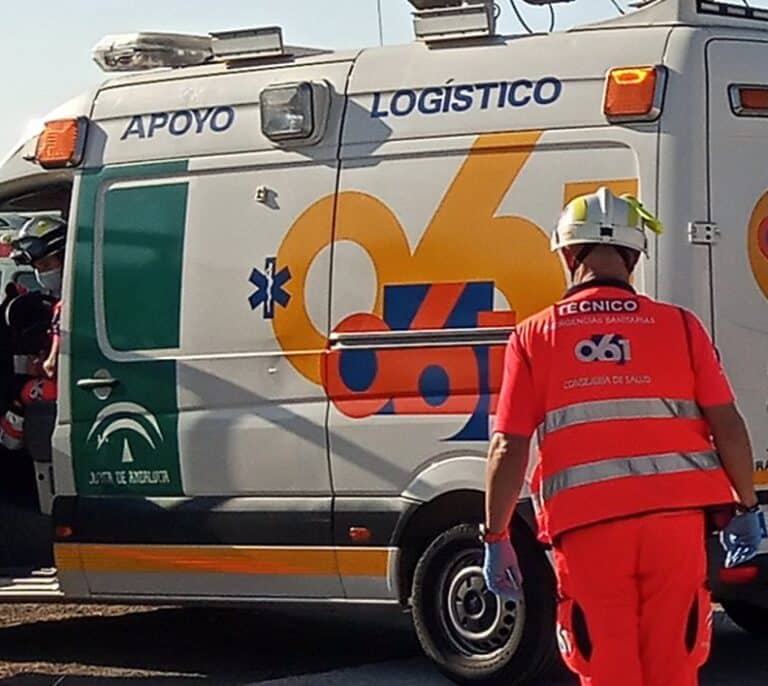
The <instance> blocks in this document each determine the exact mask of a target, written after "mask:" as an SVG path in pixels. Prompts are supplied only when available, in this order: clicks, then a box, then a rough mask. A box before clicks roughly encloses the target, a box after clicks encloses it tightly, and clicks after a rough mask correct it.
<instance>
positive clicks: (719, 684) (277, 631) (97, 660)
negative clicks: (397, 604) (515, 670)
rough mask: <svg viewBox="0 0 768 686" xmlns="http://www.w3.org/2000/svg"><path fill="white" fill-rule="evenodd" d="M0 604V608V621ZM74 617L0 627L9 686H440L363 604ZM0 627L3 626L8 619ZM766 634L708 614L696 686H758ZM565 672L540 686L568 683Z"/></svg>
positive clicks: (389, 622) (86, 612) (401, 622)
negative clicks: (708, 644)
mask: <svg viewBox="0 0 768 686" xmlns="http://www.w3.org/2000/svg"><path fill="white" fill-rule="evenodd" d="M4 612H5V610H4V609H3V608H0V618H2V617H3V614H4ZM103 613H105V614H102V613H100V611H98V610H96V611H94V610H91V609H85V608H78V609H77V610H76V611H74V616H68V612H66V611H65V612H57V611H54V612H52V613H48V614H45V615H43V614H40V613H38V612H37V611H31V612H29V613H21V614H19V615H18V616H15V615H14V616H13V617H12V620H11V621H8V620H7V619H6V620H5V621H4V622H3V624H5V626H0V683H2V684H7V685H9V686H62V685H63V686H96V685H97V684H98V685H99V686H102V685H105V686H111V685H113V684H114V685H116V684H120V685H121V686H128V685H129V684H145V685H147V686H149V685H150V684H158V686H176V685H177V684H178V685H185V686H186V685H189V684H199V683H201V682H204V683H211V684H222V685H224V684H226V685H230V684H231V685H233V686H234V685H245V684H269V685H270V686H331V685H333V686H347V685H349V686H353V685H354V686H384V685H387V686H389V685H390V684H393V683H396V684H398V685H400V686H439V685H443V686H446V685H447V684H449V682H448V681H446V680H445V679H443V678H441V677H440V676H439V675H437V674H436V673H435V671H434V670H433V669H432V667H431V665H430V664H429V663H428V662H427V661H426V660H425V659H424V658H422V657H421V656H420V651H419V647H418V645H417V643H416V639H415V637H414V635H413V632H412V631H411V629H410V625H409V623H408V620H407V618H406V617H404V616H400V615H394V616H393V615H392V614H391V613H390V612H389V611H382V610H380V609H379V610H375V611H372V610H370V609H365V610H362V609H339V608H336V609H328V608H322V609H321V608H317V609H314V610H311V611H307V610H297V609H285V608H282V609H275V608H268V609H261V610H233V609H203V608H187V609H180V608H159V609H143V608H142V609H139V610H135V609H134V610H131V611H130V612H128V613H123V612H122V611H119V610H115V609H111V610H104V611H103ZM9 624H10V625H9ZM766 683H768V640H758V639H754V638H751V637H749V636H748V635H746V634H744V633H743V632H742V631H740V630H739V629H738V628H736V627H735V626H734V625H732V624H731V623H730V622H729V621H728V620H727V619H726V618H725V617H724V616H722V615H720V616H718V617H717V618H716V639H715V647H714V652H713V656H712V660H711V661H710V663H709V665H707V667H706V669H705V671H704V673H703V678H702V686H758V685H760V686H764V685H765V684H766ZM573 684H575V681H574V680H573V679H572V678H570V676H569V675H567V674H566V673H562V674H560V675H559V676H557V675H556V676H554V677H553V678H551V679H548V680H547V686H572V685H573Z"/></svg>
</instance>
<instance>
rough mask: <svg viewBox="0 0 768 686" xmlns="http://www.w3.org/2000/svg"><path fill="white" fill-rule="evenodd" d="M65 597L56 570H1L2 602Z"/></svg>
mask: <svg viewBox="0 0 768 686" xmlns="http://www.w3.org/2000/svg"><path fill="white" fill-rule="evenodd" d="M63 597H64V594H63V593H62V592H61V589H60V588H59V577H58V575H57V574H56V570H55V569H52V568H43V569H33V570H30V569H25V570H0V602H2V601H6V600H52V599H56V598H63Z"/></svg>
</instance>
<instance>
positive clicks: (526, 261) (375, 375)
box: [273, 131, 637, 440]
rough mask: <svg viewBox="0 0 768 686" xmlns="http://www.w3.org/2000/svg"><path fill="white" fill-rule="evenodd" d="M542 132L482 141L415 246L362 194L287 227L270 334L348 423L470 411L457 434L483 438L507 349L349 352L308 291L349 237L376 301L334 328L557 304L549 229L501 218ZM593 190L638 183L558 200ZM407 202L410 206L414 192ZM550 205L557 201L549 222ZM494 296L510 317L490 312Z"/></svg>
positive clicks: (445, 320) (416, 322) (443, 323)
mask: <svg viewBox="0 0 768 686" xmlns="http://www.w3.org/2000/svg"><path fill="white" fill-rule="evenodd" d="M541 135H542V134H541V132H538V131H531V132H516V133H503V134H488V135H482V136H480V137H479V138H478V139H477V140H476V142H475V144H474V145H473V147H472V149H471V151H470V153H469V155H468V156H467V158H466V159H465V160H464V162H463V164H462V166H461V168H460V170H459V172H458V174H457V175H456V177H455V179H454V180H453V182H452V183H451V185H450V187H449V188H448V190H447V192H446V194H445V196H444V198H443V200H442V201H441V203H440V205H439V206H438V208H437V210H436V212H435V214H434V215H433V217H432V219H431V221H430V222H429V225H428V226H427V228H426V230H425V231H424V233H423V234H422V236H421V238H420V240H419V241H418V242H417V244H416V245H415V246H414V247H412V246H411V245H410V244H409V241H408V237H407V235H406V232H405V231H404V230H403V227H402V225H401V223H400V220H399V219H398V217H397V216H396V215H395V214H394V212H393V211H392V210H391V209H390V208H389V207H387V205H385V204H384V203H383V202H382V201H381V200H379V199H378V198H375V197H373V196H372V195H369V194H367V193H364V192H360V191H343V192H341V193H339V195H338V196H328V197H325V198H323V199H321V200H319V201H318V202H316V203H315V204H313V205H312V206H311V207H309V208H308V209H307V210H306V211H305V212H304V213H303V214H302V215H301V216H300V217H299V218H298V219H297V221H296V222H295V224H294V225H293V226H292V227H291V229H290V230H289V232H288V233H287V234H286V237H285V239H284V241H283V243H282V245H281V246H280V249H279V251H278V254H277V263H279V264H281V265H288V266H289V267H290V273H291V282H292V283H291V296H292V298H291V306H290V307H286V308H278V309H277V310H276V312H275V316H274V319H273V326H274V331H275V336H276V338H277V340H278V341H279V343H280V345H281V347H282V349H283V350H284V351H285V352H286V353H287V354H288V359H289V360H290V362H291V364H292V365H293V366H294V367H295V368H296V370H297V371H299V372H300V373H301V374H302V375H303V376H304V377H306V378H307V379H308V380H310V381H312V382H313V383H316V384H318V385H322V386H324V387H325V389H326V392H327V394H328V396H329V398H330V399H331V401H332V402H333V403H334V405H335V407H336V408H337V409H338V410H339V411H340V412H341V413H343V414H344V415H346V416H348V417H353V418H362V417H367V416H370V415H373V414H425V413H443V414H457V415H465V414H466V415H470V421H469V422H468V425H467V427H469V425H470V424H471V425H472V430H471V431H464V432H463V433H461V437H463V438H470V439H472V440H479V439H483V438H486V437H487V415H488V414H489V413H490V414H492V413H493V410H494V399H495V395H496V393H497V392H498V388H499V385H500V380H501V372H502V364H501V363H502V358H503V346H490V347H489V346H485V347H484V348H480V347H475V346H472V345H467V346H455V345H454V346H446V347H431V348H424V349H407V350H378V351H364V352H358V353H354V354H352V353H349V354H347V355H346V357H345V356H344V354H343V353H339V352H337V351H332V350H330V349H329V342H328V337H327V335H326V333H324V332H322V331H319V330H318V329H317V328H316V326H315V325H314V324H313V322H312V320H311V318H310V315H309V312H308V309H307V306H306V301H305V298H304V289H305V287H306V281H307V276H308V273H309V270H310V267H311V265H312V263H313V261H314V260H315V258H316V257H317V256H318V255H319V254H320V252H321V251H322V250H323V249H325V248H326V247H327V246H328V245H329V244H330V243H331V242H334V241H336V242H338V241H351V242H354V243H355V244H357V245H358V246H360V247H361V248H362V249H363V250H364V251H365V252H366V253H367V255H368V257H369V258H370V261H371V264H372V265H373V269H374V273H375V277H376V293H375V300H374V305H373V308H372V311H371V312H361V313H353V314H352V315H351V316H349V317H347V318H345V319H344V320H343V321H341V322H339V323H337V324H336V326H335V328H334V331H337V332H350V331H358V332H359V331H366V332H386V331H391V330H397V329H400V330H404V329H408V330H413V329H430V330H434V329H455V328H482V327H484V326H506V325H509V324H512V323H514V318H515V317H517V319H521V318H524V317H526V316H528V315H530V314H533V313H534V312H537V311H538V310H540V309H542V308H544V307H546V306H547V305H549V304H551V303H553V302H554V301H556V300H557V299H558V298H559V297H560V296H561V295H562V293H563V291H564V289H565V286H566V280H565V275H564V272H563V267H562V264H561V262H560V258H559V257H558V256H557V255H554V254H552V253H551V252H550V249H549V237H548V232H545V231H543V230H542V229H541V228H540V227H539V226H537V225H536V224H535V223H533V222H532V221H530V220H529V219H526V218H524V217H521V216H498V215H497V212H498V209H499V207H500V206H501V204H502V202H503V200H504V198H505V197H506V195H507V193H508V192H509V189H510V188H511V187H512V185H513V184H514V183H515V180H516V179H517V178H518V176H519V175H520V173H521V172H522V170H523V168H524V167H525V165H526V163H527V161H528V160H529V159H530V157H531V155H532V154H533V152H534V150H535V148H536V145H537V144H538V142H539V140H540V138H541ZM543 181H544V179H543ZM600 185H607V186H609V187H611V188H612V189H613V190H614V192H621V193H626V192H630V193H634V192H636V189H637V182H636V180H634V179H625V180H613V181H610V180H600V181H589V182H578V183H573V184H567V185H566V187H565V189H564V193H563V196H564V197H563V201H564V202H568V201H569V200H570V199H572V198H573V197H574V196H576V195H579V194H581V193H587V192H591V191H593V190H595V189H596V188H598V187H599V186H600ZM542 186H546V184H544V183H543V184H542ZM553 190H554V189H553ZM548 192H551V191H547V190H545V188H542V193H548ZM542 199H543V200H544V199H545V198H542ZM546 200H548V202H552V200H551V199H548V198H546ZM409 202H418V189H414V192H413V196H412V197H411V198H409ZM557 209H558V208H557V206H556V205H553V210H554V211H553V217H552V220H553V221H554V220H555V218H556V217H555V216H554V215H555V214H556V211H557ZM334 215H335V219H334ZM329 226H333V227H334V230H333V233H332V235H331V232H329V230H328V227H329ZM347 287H350V285H348V284H347V285H343V286H342V289H343V288H347ZM352 287H353V286H352ZM494 291H498V292H499V293H501V294H502V295H503V296H504V298H505V299H506V301H507V302H508V303H509V305H510V310H506V311H502V312H498V311H494V304H493V300H494V298H493V293H494ZM318 351H325V352H318ZM384 377H387V378H384ZM483 426H484V427H485V428H484V429H483V430H482V431H480V430H479V428H480V427H483Z"/></svg>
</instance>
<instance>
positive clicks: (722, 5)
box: [696, 0, 768, 21]
mask: <svg viewBox="0 0 768 686" xmlns="http://www.w3.org/2000/svg"><path fill="white" fill-rule="evenodd" d="M696 10H697V11H698V12H699V14H711V15H716V16H719V17H733V18H736V19H754V20H757V21H768V10H766V9H763V8H760V7H752V6H750V5H749V4H747V3H742V4H740V5H734V4H731V3H728V2H717V0H696Z"/></svg>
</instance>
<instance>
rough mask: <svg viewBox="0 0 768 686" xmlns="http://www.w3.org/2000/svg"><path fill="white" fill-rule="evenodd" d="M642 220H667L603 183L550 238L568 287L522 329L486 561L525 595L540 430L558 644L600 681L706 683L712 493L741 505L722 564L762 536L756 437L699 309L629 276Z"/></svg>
mask: <svg viewBox="0 0 768 686" xmlns="http://www.w3.org/2000/svg"><path fill="white" fill-rule="evenodd" d="M645 229H650V230H652V231H655V232H658V233H660V232H661V230H662V227H661V224H660V223H659V222H658V220H656V219H655V218H654V217H653V216H652V215H650V214H649V213H648V212H647V211H646V210H645V208H643V206H642V205H641V204H640V203H639V202H638V201H637V200H635V199H634V198H629V197H617V196H615V195H613V194H612V193H611V192H610V191H609V190H608V189H606V188H601V189H599V190H598V191H597V193H594V194H591V195H585V196H581V197H579V198H576V199H575V200H573V201H572V202H571V203H570V204H569V205H568V206H567V208H566V209H565V211H564V213H563V214H562V216H561V218H560V221H559V223H558V225H557V228H556V229H555V231H554V233H553V236H552V249H553V250H555V251H560V252H561V255H562V258H563V260H564V262H565V264H566V265H567V267H568V269H569V270H570V273H571V281H572V283H573V286H572V288H571V289H570V290H569V291H568V292H567V293H566V294H565V296H564V298H563V299H562V300H561V301H560V302H558V303H556V304H555V305H553V306H552V307H549V308H547V309H546V310H544V311H542V312H540V313H538V314H536V315H534V316H532V317H530V318H529V319H527V320H525V321H523V322H522V323H521V324H520V325H519V326H518V327H517V329H516V332H515V333H514V334H513V335H512V336H511V338H510V340H509V343H508V346H507V351H506V357H505V364H504V378H503V382H502V388H501V391H500V397H499V404H498V411H497V415H496V425H495V433H494V434H493V437H492V440H491V446H490V450H489V456H488V468H487V495H486V523H485V533H484V542H485V551H486V552H485V565H484V575H485V578H486V582H487V584H488V586H489V588H490V589H491V590H493V591H494V592H496V593H498V594H499V595H501V596H503V597H508V598H513V599H517V600H519V599H521V598H522V595H523V590H524V579H523V575H522V572H521V570H520V566H519V564H518V561H517V557H516V555H515V551H514V548H513V545H512V543H513V542H510V534H509V528H510V527H509V524H510V518H511V516H512V514H513V511H514V508H515V505H516V503H517V500H518V497H519V494H520V490H521V487H522V485H523V482H524V479H525V474H526V470H527V464H528V457H529V442H530V439H531V437H532V436H533V435H534V434H536V438H537V442H538V451H537V452H538V459H537V462H536V465H535V470H534V473H533V478H532V482H531V493H532V498H533V502H534V507H535V510H536V516H537V521H538V533H539V538H540V539H541V541H543V542H545V543H549V544H551V545H552V547H553V551H554V560H555V568H556V574H557V579H558V591H559V604H558V628H557V634H558V635H557V638H558V644H559V646H560V650H561V652H562V654H563V656H564V659H565V661H566V663H567V664H568V666H569V667H570V668H571V669H572V670H573V671H574V672H576V673H577V674H579V675H580V677H581V683H582V684H584V685H587V684H588V685H589V686H693V685H695V684H697V683H698V670H699V667H700V666H701V665H702V664H703V663H704V662H705V661H706V659H707V656H708V653H709V643H710V636H711V608H710V597H709V593H708V591H707V589H706V553H705V538H706V531H705V512H704V511H705V509H707V508H710V507H714V506H723V505H730V507H731V508H734V507H735V508H736V511H737V512H738V514H737V516H735V517H734V518H733V519H732V520H731V523H730V524H729V525H728V528H727V529H726V531H725V532H724V534H723V536H724V538H723V540H724V544H725V545H726V549H727V551H728V558H727V564H729V565H732V564H736V563H739V562H741V561H744V560H746V559H749V558H750V557H751V556H754V555H755V554H756V551H757V547H758V545H759V543H760V528H759V518H758V514H757V513H758V500H757V497H756V494H755V490H754V486H753V462H752V452H751V446H750V442H749V437H748V435H747V431H746V427H745V425H744V421H743V419H742V417H741V415H740V413H739V411H738V410H737V409H736V406H735V404H734V396H733V393H732V391H731V388H730V385H729V383H728V380H727V379H726V376H725V374H724V372H723V370H722V368H721V365H720V362H719V360H718V356H717V353H716V351H715V349H714V347H713V346H712V343H711V341H710V339H709V337H708V335H707V333H706V331H705V329H704V327H703V325H702V323H701V322H700V321H699V319H698V318H697V317H696V316H695V315H694V314H692V313H691V312H688V311H687V310H684V309H682V308H678V307H675V306H673V305H669V304H666V303H661V302H657V301H654V300H652V299H651V298H648V297H646V296H642V295H638V294H637V293H636V292H635V290H634V288H633V287H632V286H631V285H630V277H631V274H632V272H633V270H634V268H635V266H636V265H637V262H638V259H639V257H640V254H641V253H643V252H647V237H646V233H645Z"/></svg>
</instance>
